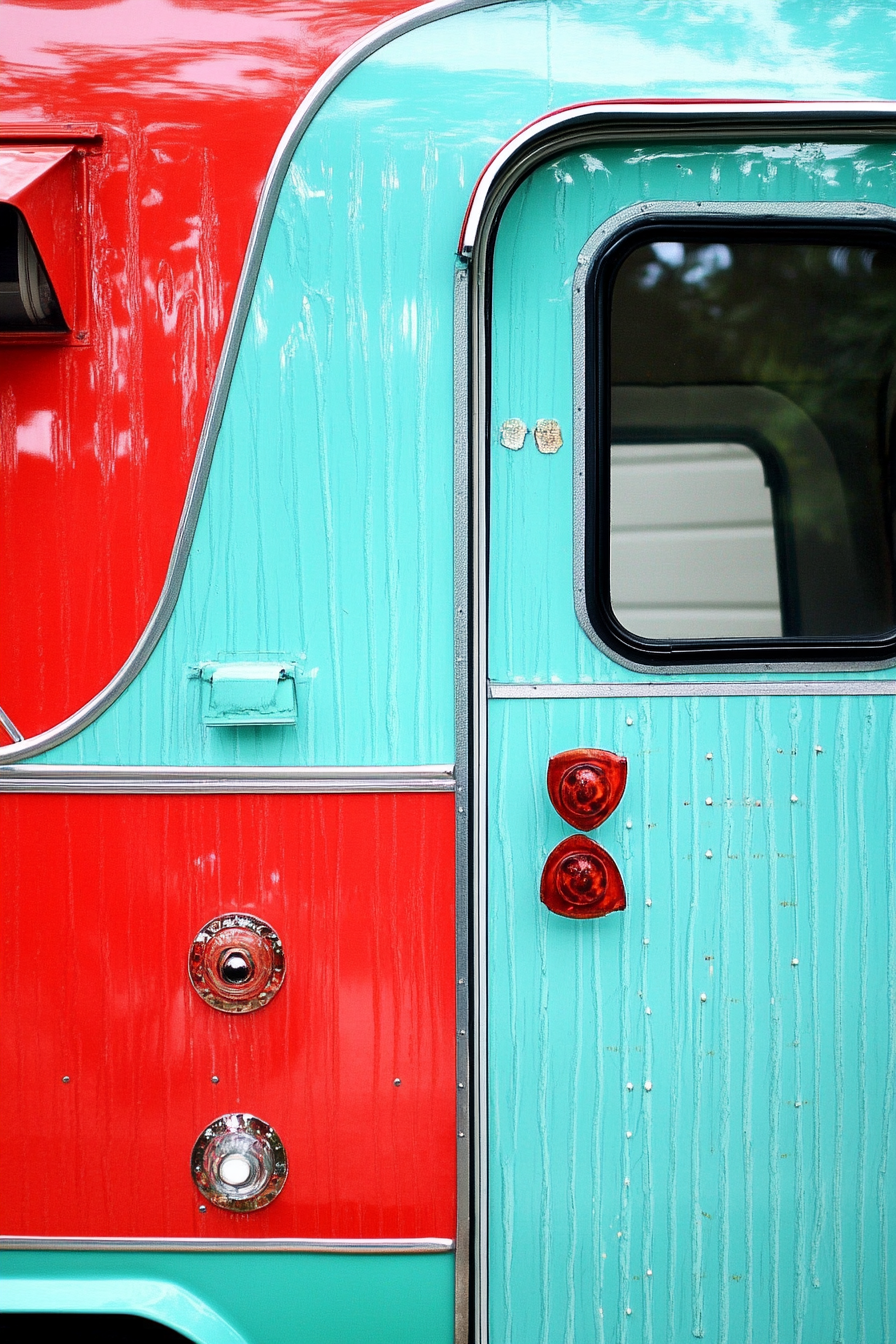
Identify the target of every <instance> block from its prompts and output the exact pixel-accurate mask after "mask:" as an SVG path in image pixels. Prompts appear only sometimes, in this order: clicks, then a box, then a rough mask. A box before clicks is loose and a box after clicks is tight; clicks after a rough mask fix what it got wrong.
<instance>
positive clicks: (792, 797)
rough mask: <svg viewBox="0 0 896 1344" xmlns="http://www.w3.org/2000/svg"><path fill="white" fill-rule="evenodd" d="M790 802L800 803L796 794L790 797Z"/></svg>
mask: <svg viewBox="0 0 896 1344" xmlns="http://www.w3.org/2000/svg"><path fill="white" fill-rule="evenodd" d="M790 801H791V802H792V803H798V802H799V798H797V796H796V794H795V793H792V794H791V795H790Z"/></svg>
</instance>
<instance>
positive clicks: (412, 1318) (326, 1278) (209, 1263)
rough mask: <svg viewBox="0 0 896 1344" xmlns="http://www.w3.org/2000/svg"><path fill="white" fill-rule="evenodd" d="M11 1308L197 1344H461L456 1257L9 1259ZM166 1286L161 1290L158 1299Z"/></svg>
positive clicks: (2, 1287) (33, 1255)
mask: <svg viewBox="0 0 896 1344" xmlns="http://www.w3.org/2000/svg"><path fill="white" fill-rule="evenodd" d="M0 1267H2V1274H3V1278H4V1280H6V1281H7V1282H6V1283H0V1311H29V1310H30V1311H54V1310H55V1311H79V1310H80V1311H116V1312H121V1311H124V1312H127V1311H128V1304H129V1303H130V1305H131V1309H132V1310H134V1312H135V1314H138V1315H139V1314H144V1315H147V1316H150V1317H151V1318H152V1319H155V1320H162V1321H163V1322H164V1323H165V1324H168V1325H171V1326H172V1327H173V1328H174V1329H178V1330H181V1331H183V1332H184V1333H185V1334H186V1335H187V1337H188V1338H190V1339H194V1340H196V1342H197V1344H241V1341H242V1342H243V1344H450V1342H451V1341H452V1340H453V1338H454V1256H453V1255H313V1254H304V1253H301V1254H288V1255H285V1254H279V1253H276V1252H271V1253H267V1252H265V1253H264V1254H253V1253H251V1252H245V1253H241V1254H234V1253H232V1252H229V1253H226V1254H219V1253H217V1252H214V1251H208V1252H206V1251H203V1252H201V1253H190V1252H169V1251H153V1252H146V1253H142V1252H138V1251H127V1252H116V1251H73V1252H68V1253H63V1252H57V1251H5V1252H2V1253H0ZM153 1285H155V1293H153Z"/></svg>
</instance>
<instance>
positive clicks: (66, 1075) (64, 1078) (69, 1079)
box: [62, 1073, 71, 1083]
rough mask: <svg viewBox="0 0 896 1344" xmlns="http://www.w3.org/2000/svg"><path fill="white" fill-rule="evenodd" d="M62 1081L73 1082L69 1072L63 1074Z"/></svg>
mask: <svg viewBox="0 0 896 1344" xmlns="http://www.w3.org/2000/svg"><path fill="white" fill-rule="evenodd" d="M62 1081H63V1082H64V1083H70V1082H71V1078H69V1076H68V1074H67V1073H66V1074H64V1075H63V1078H62Z"/></svg>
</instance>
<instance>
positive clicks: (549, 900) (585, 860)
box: [541, 835, 625, 919]
mask: <svg viewBox="0 0 896 1344" xmlns="http://www.w3.org/2000/svg"><path fill="white" fill-rule="evenodd" d="M541 900H542V904H543V905H546V906H547V908H548V909H549V910H552V911H553V913H554V914H555V915H565V916H566V918H567V919H599V918H600V917H601V915H609V914H611V913H612V912H613V911H614V910H624V909H625V888H624V887H623V885H622V875H621V873H620V872H619V869H618V868H617V867H616V864H615V863H614V862H613V860H612V859H611V858H610V855H609V854H608V853H607V851H606V850H605V849H602V848H601V846H600V845H598V844H595V842H594V841H593V840H589V839H588V837H587V836H585V835H568V836H567V837H566V839H565V840H561V841H560V843H559V845H557V846H556V847H555V848H554V849H552V850H551V852H550V854H549V855H548V857H547V862H546V863H545V865H544V871H543V873H542V874H541Z"/></svg>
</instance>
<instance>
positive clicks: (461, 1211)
mask: <svg viewBox="0 0 896 1344" xmlns="http://www.w3.org/2000/svg"><path fill="white" fill-rule="evenodd" d="M468 305H469V275H468V272H467V268H466V267H465V266H460V265H459V266H458V268H457V270H456V271H455V275H454V732H455V744H456V745H455V755H456V757H457V766H456V785H455V800H454V801H455V864H456V869H455V893H456V895H455V920H456V924H455V928H456V934H455V938H456V942H455V947H456V951H455V979H456V982H457V983H456V986H455V989H456V1068H457V1073H456V1082H457V1123H456V1126H455V1129H456V1134H457V1252H458V1253H457V1256H456V1258H455V1261H454V1338H455V1340H456V1341H457V1344H461V1341H466V1340H468V1339H469V1335H470V1230H471V1220H470V1213H471V1210H470V1204H471V1194H472V1190H471V1179H472V1172H471V1166H470V992H469V991H470V985H469V978H470V971H469V966H470V904H469V894H470V833H469V823H470V808H469V794H470V787H469V782H470V763H469V748H470V721H469V716H470V709H469V705H470V688H469V649H468V643H469V621H468V611H469V601H470V565H469V507H470V483H469V459H468V452H467V430H466V427H467V416H468V396H467V385H468V378H469V353H468V349H467V312H468Z"/></svg>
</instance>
